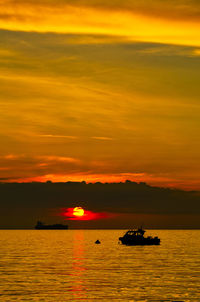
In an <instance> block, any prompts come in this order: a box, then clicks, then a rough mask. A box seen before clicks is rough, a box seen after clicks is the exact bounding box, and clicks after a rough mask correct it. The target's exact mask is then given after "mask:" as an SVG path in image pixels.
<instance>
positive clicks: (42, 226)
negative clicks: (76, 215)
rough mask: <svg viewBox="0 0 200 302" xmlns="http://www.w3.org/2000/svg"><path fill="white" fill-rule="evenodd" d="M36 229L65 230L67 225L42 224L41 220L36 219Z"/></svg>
mask: <svg viewBox="0 0 200 302" xmlns="http://www.w3.org/2000/svg"><path fill="white" fill-rule="evenodd" d="M35 229H36V230H67V229H68V225H63V224H44V223H43V222H41V221H38V222H37V224H36V226H35Z"/></svg>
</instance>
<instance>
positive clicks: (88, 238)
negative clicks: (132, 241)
mask: <svg viewBox="0 0 200 302" xmlns="http://www.w3.org/2000/svg"><path fill="white" fill-rule="evenodd" d="M123 234H124V231H123V230H65V231H64V230H63V231H57V230H54V231H48V230H43V231H38V230H0V301H9V302H10V301H45V302H46V301H47V302H48V301H79V300H83V301H184V302H186V301H196V302H199V301H200V231H197V230H188V231H180V230H178V231H176V230H173V231H172V230H170V231H167V230H164V231H163V230H162V231H161V230H154V231H148V234H149V235H158V236H159V237H160V238H161V245H160V246H135V247H134V246H132V247H127V246H123V245H119V244H118V237H119V236H121V235H123ZM97 239H99V240H100V241H101V242H102V243H101V244H100V245H95V244H94V241H96V240H97Z"/></svg>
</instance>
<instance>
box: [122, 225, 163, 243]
mask: <svg viewBox="0 0 200 302" xmlns="http://www.w3.org/2000/svg"><path fill="white" fill-rule="evenodd" d="M144 233H145V231H144V230H143V229H142V228H139V229H137V230H129V231H127V232H126V233H125V234H124V236H123V237H119V240H120V241H121V243H122V244H126V245H159V244H160V239H159V238H158V237H151V236H148V237H144Z"/></svg>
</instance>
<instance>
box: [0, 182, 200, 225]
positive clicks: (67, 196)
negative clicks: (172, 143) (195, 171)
mask: <svg viewBox="0 0 200 302" xmlns="http://www.w3.org/2000/svg"><path fill="white" fill-rule="evenodd" d="M75 206H82V207H83V208H85V209H87V210H90V211H93V212H105V213H114V214H115V215H116V216H115V217H113V218H109V219H104V220H103V221H102V220H99V221H85V222H83V221H82V222H79V221H76V222H75V221H72V222H71V221H65V219H64V217H63V216H61V215H60V213H61V211H62V209H64V208H68V207H75ZM199 218H200V192H197V191H183V190H177V189H169V188H159V187H152V186H149V185H147V184H146V183H135V182H131V181H126V182H125V183H99V182H97V183H89V184H86V183H85V182H66V183H52V182H51V181H48V182H46V183H37V182H33V183H1V184H0V228H33V227H34V226H35V224H36V222H37V221H38V220H41V221H45V222H46V223H47V224H54V223H62V224H65V223H66V224H68V225H69V228H73V227H80V228H82V227H83V228H101V227H102V228H104V227H105V228H127V227H129V226H130V227H132V226H133V227H134V226H138V224H139V225H140V224H141V223H144V227H145V228H146V227H152V228H200V219H199Z"/></svg>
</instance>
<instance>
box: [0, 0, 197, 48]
mask: <svg viewBox="0 0 200 302" xmlns="http://www.w3.org/2000/svg"><path fill="white" fill-rule="evenodd" d="M181 4H182V5H181ZM0 8H1V16H0V26H1V28H3V29H8V30H20V31H37V32H56V33H79V34H80V33H81V34H97V35H112V36H121V37H126V38H127V39H128V40H132V41H148V42H157V43H169V44H178V45H193V46H200V34H199V32H200V30H199V29H200V22H199V19H198V18H197V16H198V13H199V5H198V3H197V2H191V5H188V3H186V1H183V0H182V3H180V1H179V3H178V2H176V3H175V5H174V3H172V2H171V1H168V2H167V4H163V1H154V2H152V1H151V3H150V5H149V4H148V1H145V2H143V4H142V5H138V4H137V2H136V1H129V2H128V5H121V4H120V2H119V1H115V2H114V3H113V4H112V5H108V4H106V2H102V5H101V4H100V3H99V2H97V3H96V5H95V2H94V4H93V5H91V2H89V1H77V2H74V1H73V3H70V2H68V1H60V2H58V3H56V5H52V2H51V1H45V2H43V1H41V2H22V1H19V2H16V1H8V0H4V1H3V2H1V7H0ZM38 10H39V11H40V15H38ZM172 12H173V13H174V18H172V15H173V14H172ZM177 12H178V14H177ZM177 15H178V17H177V18H176V19H175V16H177ZM36 24H37V25H36Z"/></svg>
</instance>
